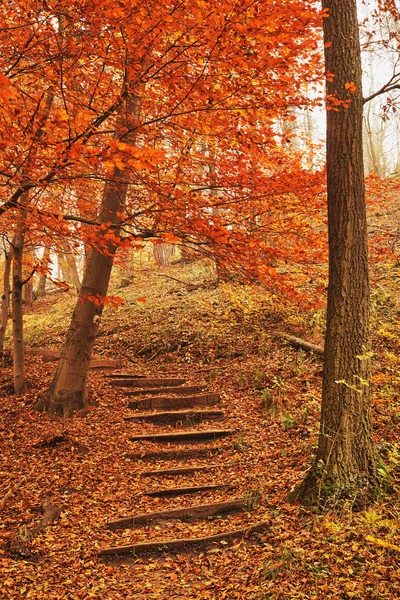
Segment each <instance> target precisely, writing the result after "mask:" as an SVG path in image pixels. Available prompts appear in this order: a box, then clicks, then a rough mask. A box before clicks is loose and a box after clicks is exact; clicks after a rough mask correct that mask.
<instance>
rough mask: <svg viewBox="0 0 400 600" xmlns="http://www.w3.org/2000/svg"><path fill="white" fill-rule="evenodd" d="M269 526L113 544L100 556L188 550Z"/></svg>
mask: <svg viewBox="0 0 400 600" xmlns="http://www.w3.org/2000/svg"><path fill="white" fill-rule="evenodd" d="M268 527H270V523H268V522H267V521H261V522H259V523H255V524H254V525H251V526H250V527H242V528H241V529H234V530H231V531H226V532H223V533H217V534H216V535H209V536H206V537H200V538H183V539H180V540H156V541H154V542H143V543H138V544H129V545H127V546H114V547H112V548H103V550H101V551H100V556H102V557H107V556H108V557H110V556H139V555H143V554H150V553H162V552H174V551H176V550H181V551H182V550H189V549H192V548H200V547H202V546H205V545H210V544H212V543H217V542H229V541H232V540H235V539H238V538H239V539H240V538H243V537H245V536H247V535H250V534H251V533H256V532H261V531H265V530H266V529H267V528H268Z"/></svg>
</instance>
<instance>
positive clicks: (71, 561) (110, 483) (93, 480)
mask: <svg viewBox="0 0 400 600" xmlns="http://www.w3.org/2000/svg"><path fill="white" fill-rule="evenodd" d="M392 267H393V265H391V266H390V269H392ZM386 273H387V271H385V270H384V269H382V271H381V272H380V273H379V274H378V275H377V277H376V280H375V283H374V296H373V309H374V313H373V334H374V335H373V338H374V342H373V350H374V353H375V356H374V361H373V376H372V385H373V404H374V429H375V438H376V442H377V445H378V447H379V450H380V453H381V457H382V461H383V462H382V463H381V464H380V474H381V477H382V483H383V484H386V486H387V487H388V488H389V492H387V493H385V494H382V497H381V499H380V500H379V501H378V502H377V503H376V504H374V505H373V506H370V507H369V508H367V509H365V510H363V511H359V512H355V511H354V510H353V509H352V506H351V505H350V504H349V505H348V506H346V507H343V506H341V507H332V508H331V509H330V510H325V511H322V512H319V513H318V512H315V513H310V512H309V511H306V510H303V509H302V508H300V507H298V506H291V505H289V504H287V503H286V500H285V499H286V496H287V493H288V492H289V491H290V489H291V488H292V487H293V486H294V485H296V484H297V483H299V482H300V481H301V479H302V477H304V473H305V471H306V470H307V468H308V467H309V466H310V464H311V460H312V456H313V454H314V452H315V448H316V444H317V436H318V420H319V407H320V398H321V389H320V388H321V375H322V361H321V358H320V357H318V356H314V355H311V354H308V353H305V352H303V351H297V350H294V349H293V348H292V347H290V346H289V345H287V344H286V343H285V342H283V341H281V340H278V339H276V338H274V337H273V336H272V335H271V332H272V331H273V330H275V329H277V328H278V329H280V330H283V331H285V332H286V333H289V334H294V335H298V336H300V337H303V338H305V339H307V340H309V341H313V342H315V343H317V344H321V343H322V340H323V331H322V324H323V312H322V311H314V312H312V313H310V312H309V311H308V312H307V311H301V309H300V308H296V309H294V308H288V307H285V306H284V305H283V304H282V303H281V302H280V300H279V298H276V297H275V296H273V295H271V294H269V293H268V292H266V291H265V290H263V289H261V288H257V287H254V286H253V287H249V286H244V285H235V284H234V283H224V284H221V285H220V286H218V287H216V286H215V285H214V283H213V270H212V268H211V266H207V264H200V263H196V264H191V265H190V264H189V265H186V266H182V265H176V266H170V267H168V268H166V269H163V270H162V271H155V270H147V271H138V272H136V273H135V275H134V282H133V283H132V284H131V285H130V286H127V287H123V288H121V287H120V288H118V278H117V277H116V278H115V281H114V284H113V287H114V289H113V293H114V294H115V295H118V296H121V297H123V298H124V301H125V303H124V305H123V306H121V307H120V308H119V310H118V311H116V310H114V309H113V308H107V309H106V311H105V314H104V319H103V323H102V325H101V327H100V331H99V336H98V340H97V342H96V349H95V354H96V355H97V356H99V355H101V356H106V357H108V358H119V359H122V361H123V365H124V370H125V371H128V370H129V371H132V372H134V373H137V374H142V375H143V374H144V375H148V376H154V375H163V376H166V375H167V374H169V375H170V374H171V373H173V374H174V375H183V376H185V377H186V378H187V380H188V382H189V383H193V384H197V383H204V384H205V385H207V389H208V390H209V391H210V392H218V393H221V394H222V408H223V409H224V410H225V414H226V417H225V421H224V423H223V426H224V427H228V428H234V429H236V430H237V433H236V434H235V435H234V436H233V437H231V438H226V439H225V440H224V441H223V444H224V447H225V451H224V454H223V457H222V456H218V457H217V458H216V459H214V458H213V459H209V460H210V462H212V463H217V465H218V466H217V468H215V469H214V470H212V471H210V472H209V473H207V474H199V475H197V477H196V484H201V483H204V482H207V483H209V482H210V483H220V482H223V483H229V485H230V486H231V487H230V488H229V489H228V490H227V489H222V490H217V491H215V490H214V491H208V492H203V493H201V494H200V495H196V497H195V498H194V497H191V496H182V497H181V498H152V497H146V496H144V495H142V493H143V492H145V491H148V490H149V489H155V488H156V487H160V484H159V482H157V481H155V480H153V479H152V478H141V477H140V475H141V473H142V471H143V470H145V469H146V468H149V464H148V463H147V464H146V463H145V462H144V461H142V460H138V461H133V460H132V459H130V458H129V457H127V456H126V454H127V453H129V452H135V451H139V452H141V451H142V450H143V443H142V444H140V443H139V442H130V441H129V440H128V438H129V436H130V435H132V432H133V431H135V433H145V432H154V431H155V430H157V428H158V426H156V425H151V424H148V423H132V422H127V421H124V419H123V417H124V416H126V415H128V414H129V410H128V409H127V399H126V397H124V395H123V392H122V390H121V388H115V387H111V386H110V385H109V382H108V380H107V378H106V377H105V376H104V375H105V372H104V371H91V372H90V375H89V381H88V391H89V396H90V404H89V406H88V408H87V409H85V410H83V411H80V412H79V413H77V414H76V415H75V416H74V417H73V418H72V419H70V420H68V421H63V420H60V419H57V418H53V417H49V416H47V415H46V414H39V413H37V412H34V411H33V410H32V409H31V407H32V405H33V403H34V401H35V399H36V398H37V397H38V395H40V394H41V393H42V392H43V391H45V390H46V388H47V387H48V385H49V384H50V381H51V378H52V375H53V374H54V371H55V366H56V363H50V362H47V363H45V362H43V361H42V358H41V357H39V356H31V355H29V356H27V373H28V386H27V392H26V394H25V395H24V396H21V397H15V396H13V395H12V393H11V392H12V387H11V381H12V368H11V366H10V365H7V364H4V366H3V367H2V368H1V370H0V386H1V387H0V395H1V405H0V413H1V421H0V445H1V454H0V512H1V517H2V518H1V522H0V572H1V581H0V598H2V599H3V598H4V599H7V600H19V599H23V598H33V599H35V600H39V599H46V600H55V599H61V598H62V599H69V600H76V599H81V598H82V599H86V598H96V599H99V600H102V599H104V600H117V599H125V598H128V599H130V598H132V599H139V598H140V599H142V598H143V599H147V598H149V599H156V598H157V599H160V600H189V599H197V600H201V599H215V600H217V599H218V600H219V599H224V598H225V599H228V600H234V599H237V600H263V599H270V600H279V599H290V600H295V599H300V598H310V599H322V598H324V599H325V598H329V599H330V598H332V599H333V598H335V599H347V598H357V599H386V598H387V599H391V600H393V599H396V598H400V569H399V562H400V501H399V491H400V446H399V442H398V440H399V424H400V399H399V391H400V369H399V366H400V364H399V363H400V336H399V335H398V332H399V325H400V307H399V301H398V296H397V292H396V290H394V287H393V285H392V281H393V273H395V271H393V270H391V271H390V274H389V276H387V277H386ZM387 281H390V284H389V283H387ZM196 286H198V287H196ZM74 302H75V298H74V297H73V295H72V294H69V293H63V292H60V293H55V294H52V295H49V296H47V297H45V298H43V299H41V300H38V301H36V302H35V303H34V306H33V307H32V308H31V309H29V310H27V314H26V316H25V323H26V342H27V346H28V347H31V348H34V347H43V346H46V347H51V348H60V347H61V346H62V342H63V337H64V335H65V331H66V327H67V325H68V321H69V316H70V314H71V311H72V309H73V305H74ZM218 426H220V425H218ZM197 427H198V428H200V429H206V428H209V427H210V424H209V423H200V424H199V425H198V426H197ZM56 436H59V442H58V443H56V442H55V443H54V444H49V445H47V446H46V445H45V442H46V441H47V442H49V441H51V440H52V439H53V438H55V437H56ZM41 442H44V444H42V445H41V447H40V444H41ZM149 447H151V448H152V447H153V446H152V444H150V446H149ZM187 462H189V461H187ZM192 462H193V461H192ZM197 462H198V464H200V463H201V464H204V462H205V461H204V460H198V461H197ZM177 464H178V463H177ZM151 467H154V469H156V468H162V464H161V463H157V462H155V463H152V464H151ZM187 481H188V478H187V476H185V475H182V476H179V477H174V478H172V477H170V478H168V477H166V478H164V480H163V484H165V487H168V486H172V485H178V486H179V485H184V484H185V483H187ZM240 497H258V498H259V503H258V505H257V506H256V507H254V508H253V510H251V511H250V510H249V511H245V512H243V513H239V514H235V515H230V516H226V517H224V518H218V519H208V520H206V521H195V522H190V523H187V522H186V523H183V522H181V521H168V522H166V523H157V524H155V525H154V524H153V525H151V526H146V527H143V528H141V529H136V530H131V529H127V530H123V531H121V530H120V531H116V532H112V531H110V530H108V529H107V528H106V527H105V523H106V522H107V521H110V520H112V519H116V518H118V517H122V516H125V515H127V514H128V515H129V514H132V513H136V514H138V513H143V512H149V511H152V510H161V509H166V508H176V507H178V506H189V505H191V504H198V503H200V502H216V501H222V500H227V499H228V498H240ZM45 498H48V499H49V500H50V502H51V503H52V504H53V505H55V506H57V507H59V508H60V509H61V516H60V518H59V519H57V520H56V521H55V522H54V523H53V524H52V525H50V526H48V527H46V528H45V529H43V530H42V531H41V532H39V534H38V535H37V536H36V537H34V539H33V540H32V541H31V550H32V553H31V556H29V557H25V558H23V557H18V556H14V555H13V554H12V552H11V551H10V546H11V544H12V540H13V539H14V538H15V535H16V533H17V532H20V531H21V529H22V530H23V528H24V527H26V528H27V529H28V530H31V529H32V528H33V527H34V526H35V525H37V524H38V523H39V522H40V520H41V505H42V503H43V501H44V499H45ZM260 521H266V522H267V528H266V529H265V530H264V531H263V532H262V533H258V534H253V535H251V536H248V537H245V538H244V539H239V540H236V541H235V542H234V543H233V545H229V544H226V543H218V544H212V545H211V546H205V547H200V548H198V549H193V548H192V549H190V551H185V550H180V551H179V552H178V553H176V552H175V553H161V554H154V555H150V556H148V557H141V558H140V557H136V558H135V557H133V558H131V559H130V560H127V561H114V562H113V561H109V562H106V561H102V560H100V558H99V551H100V550H101V549H102V548H104V547H106V546H113V545H122V544H129V543H134V542H135V543H137V542H140V541H150V540H159V539H171V538H183V537H185V538H186V537H199V536H205V535H212V534H216V533H220V532H223V531H227V530H230V529H237V528H241V527H246V526H249V525H251V524H253V523H257V522H260Z"/></svg>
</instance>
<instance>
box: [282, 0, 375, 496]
mask: <svg viewBox="0 0 400 600" xmlns="http://www.w3.org/2000/svg"><path fill="white" fill-rule="evenodd" d="M323 8H325V9H328V14H329V17H328V18H325V19H324V41H325V44H326V45H325V63H326V70H327V72H330V73H333V74H334V77H333V78H332V81H329V82H328V83H327V93H328V95H331V96H335V97H336V98H338V99H346V97H347V98H348V97H349V96H350V99H351V103H350V105H349V106H348V108H344V107H341V108H340V109H339V110H338V111H337V110H328V111H327V178H328V230H329V287H328V310H327V332H326V339H325V358H324V377H323V389H322V410H321V426H320V436H319V445H318V451H317V456H316V459H315V462H314V465H313V468H312V469H310V471H309V472H308V475H307V477H306V479H305V480H304V482H303V483H302V484H301V485H300V486H299V488H297V489H296V490H295V491H294V492H293V493H292V494H290V495H289V499H290V500H292V501H294V500H297V501H300V502H301V503H303V504H311V505H319V504H320V503H321V504H324V503H325V502H330V503H335V502H337V501H340V500H342V499H348V500H350V501H351V502H352V503H353V505H363V504H364V503H366V502H368V501H369V500H370V499H371V498H373V497H374V494H375V492H376V487H377V480H376V463H375V449H374V444H373V437H372V423H371V406H370V388H369V383H368V378H369V355H368V348H369V310H370V300H369V276H368V248H367V221H366V205H365V190H364V168H363V155H362V148H363V145H362V89H361V57H360V43H359V37H358V22H357V6H356V0H347V2H346V3H344V2H338V1H337V0H323ZM328 42H329V45H328ZM351 82H353V84H354V86H355V88H356V89H353V92H354V93H350V94H349V93H348V92H346V90H347V89H348V87H349V86H347V88H346V84H351Z"/></svg>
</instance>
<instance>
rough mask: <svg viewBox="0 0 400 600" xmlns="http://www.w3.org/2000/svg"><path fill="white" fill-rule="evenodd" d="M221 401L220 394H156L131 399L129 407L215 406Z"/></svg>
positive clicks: (144, 408)
mask: <svg viewBox="0 0 400 600" xmlns="http://www.w3.org/2000/svg"><path fill="white" fill-rule="evenodd" d="M220 402H221V396H220V394H200V395H198V396H156V397H154V398H142V399H141V400H131V401H130V402H128V408H139V409H141V410H157V409H163V408H165V409H169V408H171V409H172V408H174V409H179V408H193V407H194V406H215V404H219V403H220Z"/></svg>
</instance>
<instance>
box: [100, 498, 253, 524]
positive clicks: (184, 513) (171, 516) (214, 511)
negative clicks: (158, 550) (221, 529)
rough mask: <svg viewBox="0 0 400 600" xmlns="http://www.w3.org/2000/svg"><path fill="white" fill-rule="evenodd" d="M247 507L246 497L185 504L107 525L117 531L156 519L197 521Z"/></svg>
mask: <svg viewBox="0 0 400 600" xmlns="http://www.w3.org/2000/svg"><path fill="white" fill-rule="evenodd" d="M245 508H246V499H245V498H240V499H239V500H228V501H225V502H212V503H209V504H196V505H194V506H185V507H183V508H174V509H172V510H161V511H156V512H149V513H144V514H140V515H131V516H129V517H122V518H121V519H116V520H115V521H109V522H108V523H106V527H108V529H111V530H112V531H115V530H116V529H128V528H136V527H143V526H144V525H149V524H150V523H152V522H154V521H165V520H168V521H170V520H171V521H172V520H175V519H179V520H181V521H195V520H198V519H207V518H208V517H214V516H218V515H225V514H230V513H233V512H240V511H242V510H244V509H245Z"/></svg>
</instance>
